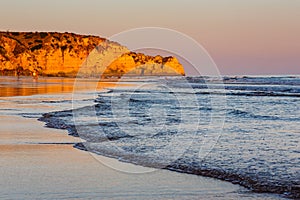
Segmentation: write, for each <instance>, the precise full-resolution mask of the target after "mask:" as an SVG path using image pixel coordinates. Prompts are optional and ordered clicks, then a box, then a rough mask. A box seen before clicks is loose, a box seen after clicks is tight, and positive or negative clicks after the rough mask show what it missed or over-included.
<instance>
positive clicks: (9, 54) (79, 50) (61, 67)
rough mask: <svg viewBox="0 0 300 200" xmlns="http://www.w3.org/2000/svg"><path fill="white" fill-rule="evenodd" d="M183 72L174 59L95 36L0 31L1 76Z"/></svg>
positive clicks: (181, 73) (182, 73)
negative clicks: (135, 49)
mask: <svg viewBox="0 0 300 200" xmlns="http://www.w3.org/2000/svg"><path fill="white" fill-rule="evenodd" d="M34 72H36V73H37V74H39V75H42V76H68V77H75V76H76V75H77V74H79V75H81V76H86V77H97V76H100V75H101V76H102V77H111V76H117V77H120V76H123V75H130V76H131V75H132V76H142V75H147V76H151V75H184V68H183V66H182V65H181V64H180V62H179V61H178V60H177V58H175V57H172V56H169V57H162V56H160V55H157V56H148V55H144V54H142V53H135V52H130V51H129V50H128V49H127V48H126V47H124V46H122V45H120V44H118V43H116V42H112V41H109V40H107V39H105V38H101V37H98V36H86V35H78V34H74V33H56V32H0V75H17V74H18V75H24V76H29V75H32V74H33V73H34Z"/></svg>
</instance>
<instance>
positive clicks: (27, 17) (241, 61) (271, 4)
mask: <svg viewBox="0 0 300 200" xmlns="http://www.w3.org/2000/svg"><path fill="white" fill-rule="evenodd" d="M141 27H162V28H169V29H173V30H176V31H179V32H182V33H184V34H186V35H188V36H190V37H191V38H193V39H195V40H196V41H197V42H198V43H199V44H201V45H202V46H203V47H204V48H205V49H206V50H207V51H208V53H209V54H210V56H211V57H212V59H213V60H214V61H215V63H216V65H217V67H218V69H219V71H220V72H221V74H224V75H280V74H287V75H294V74H297V75H299V74H300V0H181V1H179V0H151V1H141V0H126V1H122V0H109V1H108V0H107V1H102V0H0V30H1V31H7V30H9V31H57V32H74V33H80V34H89V35H98V36H102V37H110V36H112V35H114V34H117V33H119V32H122V31H126V30H128V29H132V28H141Z"/></svg>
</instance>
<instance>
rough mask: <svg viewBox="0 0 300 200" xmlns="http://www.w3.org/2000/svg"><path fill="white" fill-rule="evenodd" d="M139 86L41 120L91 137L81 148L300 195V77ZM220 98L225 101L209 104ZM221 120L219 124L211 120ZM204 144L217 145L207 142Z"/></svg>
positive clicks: (204, 79) (201, 79)
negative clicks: (219, 125) (222, 82)
mask: <svg viewBox="0 0 300 200" xmlns="http://www.w3.org/2000/svg"><path fill="white" fill-rule="evenodd" d="M162 83H163V85H164V86H163V87H162ZM136 84H140V85H141V87H139V88H138V89H136V87H135V88H134V90H133V89H132V88H130V87H126V88H125V87H123V88H116V89H112V90H110V91H108V92H107V93H102V94H99V97H98V98H97V99H96V100H95V103H96V104H95V105H91V106H87V107H83V108H80V109H76V110H75V111H73V112H72V111H63V112H54V113H50V114H46V115H44V117H43V118H42V119H41V120H43V121H46V122H47V124H48V126H50V127H55V128H66V129H68V130H69V131H70V133H71V134H73V135H78V133H79V135H80V137H81V138H82V139H84V140H85V141H86V142H85V143H84V145H82V144H78V145H77V147H78V148H81V149H87V150H89V151H92V152H94V153H97V154H101V155H105V156H109V157H114V158H118V159H120V160H122V161H126V162H131V163H135V164H139V165H144V166H150V167H154V168H166V169H170V170H175V171H180V172H185V173H193V174H198V175H204V176H210V177H216V178H219V179H223V180H227V181H230V182H233V183H238V184H241V185H243V186H246V187H248V188H251V189H253V190H254V191H257V192H273V193H281V194H286V195H289V196H291V197H299V194H300V192H299V185H300V148H299V138H300V137H299V136H300V78H299V77H225V78H224V84H225V86H224V87H222V85H220V84H219V83H218V82H216V81H214V78H210V77H189V78H181V77H176V78H168V79H162V78H153V79H152V80H151V86H149V87H142V85H143V84H144V82H143V81H142V79H141V80H139V81H138V82H136ZM218 98H226V105H224V104H221V103H220V104H218V101H214V102H215V104H214V105H212V99H218ZM124 99H125V100H124ZM124 102H125V103H124ZM182 102H185V103H182ZM74 113H75V115H76V126H75V125H74V122H73V115H74ZM94 115H96V116H97V121H95V120H93V117H94ZM219 119H224V120H225V121H224V122H225V123H224V127H223V129H222V130H221V129H219V128H218V126H217V125H216V124H214V123H211V122H212V120H215V121H216V120H219ZM195 127H196V131H195ZM215 135H218V137H215ZM174 138H176V140H174ZM216 138H217V140H216ZM178 141H180V142H178ZM207 142H210V143H214V145H212V146H209V147H210V148H205V143H207Z"/></svg>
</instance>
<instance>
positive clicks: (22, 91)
mask: <svg viewBox="0 0 300 200" xmlns="http://www.w3.org/2000/svg"><path fill="white" fill-rule="evenodd" d="M98 81H99V80H97V79H75V78H46V77H43V78H39V79H33V78H32V77H21V78H16V77H0V97H11V96H30V95H36V94H50V93H52V94H53V93H65V92H72V91H73V90H74V85H75V83H76V91H80V90H92V89H97V90H98V89H101V88H105V87H112V86H114V85H115V83H113V82H98Z"/></svg>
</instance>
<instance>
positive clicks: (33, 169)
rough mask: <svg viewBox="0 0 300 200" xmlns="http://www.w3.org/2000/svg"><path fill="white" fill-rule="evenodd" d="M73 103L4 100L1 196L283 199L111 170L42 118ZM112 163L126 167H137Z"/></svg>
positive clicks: (184, 177) (158, 173)
mask: <svg viewBox="0 0 300 200" xmlns="http://www.w3.org/2000/svg"><path fill="white" fill-rule="evenodd" d="M7 87H9V85H8V86H7ZM86 91H88V90H86ZM26 94H27V93H26ZM82 98H84V97H82ZM57 100H58V102H57V103H53V102H52V103H49V101H57ZM70 100H72V97H71V93H70V91H68V92H63V93H61V91H58V92H55V93H50V94H47V93H42V94H35V95H33V96H32V95H31V96H17V95H16V96H11V97H1V98H0V104H1V112H0V119H1V120H0V127H1V135H0V137H1V139H0V141H1V144H0V149H1V151H0V152H1V156H0V159H1V161H0V163H1V165H0V173H1V177H2V179H1V185H0V186H1V189H0V197H1V198H3V199H20V198H22V199H32V198H43V199H53V198H56V199H62V198H76V199H86V198H102V199H153V198H155V199H168V198H172V199H224V198H227V199H232V198H244V199H260V198H261V199H274V198H278V199H280V197H279V196H276V195H275V196H274V195H272V194H255V193H252V192H250V191H249V190H247V189H245V188H243V187H240V186H238V185H233V184H231V183H228V182H224V181H220V180H215V179H211V178H205V177H201V176H194V175H189V174H183V173H176V172H171V171H168V170H154V172H151V173H145V174H132V173H124V172H120V171H116V170H114V169H111V168H109V167H107V166H105V165H103V163H101V162H99V160H101V159H109V158H106V157H103V156H99V155H93V156H91V154H90V153H89V152H85V151H81V150H78V149H76V148H73V144H75V143H78V142H80V138H76V137H71V136H69V135H67V132H66V131H65V130H58V129H49V128H45V127H44V123H43V122H39V121H38V120H37V118H38V117H39V116H40V115H41V114H43V113H49V112H51V111H59V110H64V109H66V108H68V107H69V106H70V105H69V102H68V103H65V102H66V101H70ZM94 156H97V157H98V158H97V159H95V157H94ZM112 161H114V164H119V165H120V166H121V165H122V166H121V167H125V168H126V167H127V166H131V167H132V166H133V165H132V164H129V163H122V162H119V161H118V160H116V159H112ZM105 162H107V161H105ZM137 167H139V166H137Z"/></svg>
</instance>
